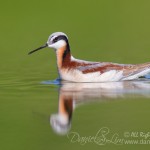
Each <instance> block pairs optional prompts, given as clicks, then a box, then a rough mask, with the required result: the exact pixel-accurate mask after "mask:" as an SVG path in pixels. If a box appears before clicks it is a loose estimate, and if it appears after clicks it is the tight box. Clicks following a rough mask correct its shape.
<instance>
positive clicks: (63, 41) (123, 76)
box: [29, 32, 150, 82]
mask: <svg viewBox="0 0 150 150" xmlns="http://www.w3.org/2000/svg"><path fill="white" fill-rule="evenodd" d="M46 47H50V48H53V49H55V52H56V56H57V67H58V73H59V77H60V79H62V80H68V81H72V82H110V81H123V80H134V79H137V78H139V77H141V76H144V75H146V74H147V73H149V72H150V63H144V64H136V65H134V64H117V63H111V62H91V61H84V60H79V59H75V58H74V57H73V56H72V55H71V51H70V45H69V41H68V37H67V35H66V34H65V33H63V32H55V33H53V34H51V35H50V36H49V38H48V41H47V43H46V44H45V45H43V46H41V47H39V48H37V49H35V50H33V51H31V52H29V54H32V53H33V52H35V51H38V50H40V49H43V48H46Z"/></svg>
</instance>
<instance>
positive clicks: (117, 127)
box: [0, 74, 150, 149]
mask: <svg viewBox="0 0 150 150" xmlns="http://www.w3.org/2000/svg"><path fill="white" fill-rule="evenodd" d="M1 76H3V78H4V80H3V81H1V87H3V88H2V89H1V106H0V113H1V119H0V124H1V129H0V133H1V139H0V143H1V147H2V149H46V148H47V147H49V148H50V147H55V148H62V149H66V148H70V147H71V148H72V149H76V148H80V147H82V148H83V149H91V148H93V147H95V148H101V147H103V148H104V149H109V148H110V147H111V149H117V148H118V149H119V147H120V146H121V147H122V148H127V147H130V146H132V144H125V143H124V142H123V141H125V140H127V139H132V140H135V139H139V140H142V139H144V140H148V139H149V138H150V137H146V138H145V137H140V133H141V132H143V134H147V133H148V132H149V131H150V130H149V124H150V121H149V113H150V109H149V108H150V102H149V100H150V80H149V79H140V80H137V81H126V82H110V83H71V82H66V81H62V82H61V81H60V80H58V79H57V80H53V81H42V80H41V78H40V77H37V78H36V77H34V76H32V77H30V76H26V77H22V78H21V77H18V79H17V78H15V77H13V76H11V77H8V76H7V74H1ZM55 76H56V74H55ZM135 133H137V134H135ZM126 134H127V135H126ZM132 134H133V135H132ZM136 136H137V137H136ZM92 137H93V138H92ZM93 139H94V140H93ZM8 143H9V144H8ZM122 145H123V146H122ZM138 145H139V144H135V145H134V147H136V148H137V149H138V148H139V147H138ZM148 146H149V145H148V144H145V145H144V147H148Z"/></svg>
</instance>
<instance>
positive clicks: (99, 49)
mask: <svg viewBox="0 0 150 150" xmlns="http://www.w3.org/2000/svg"><path fill="white" fill-rule="evenodd" d="M149 6H150V1H148V0H143V1H140V0H137V1H135V0H126V1H120V0H93V1H90V0H87V1H79V0H76V1H69V0H65V1H60V0H57V1H52V0H43V1H35V0H32V1H28V0H27V1H19V0H14V1H6V0H5V1H1V4H0V30H1V32H0V33H1V36H0V41H1V44H0V56H1V57H0V68H1V72H0V88H1V89H0V149H2V150H10V149H12V150H20V149H22V150H26V149H28V150H30V149H31V150H33V149H36V150H45V149H67V148H71V149H77V148H79V149H81V148H82V149H115V150H116V149H121V148H122V149H146V148H147V149H148V148H149V144H143V145H142V144H141V145H140V144H128V145H126V144H123V145H116V144H114V143H107V144H105V145H103V146H101V145H98V144H96V143H95V142H87V143H86V144H84V145H81V143H80V142H74V143H73V142H71V140H70V139H69V138H68V137H67V134H66V135H63V136H62V135H61V136H60V135H58V134H56V133H55V132H54V130H53V129H52V126H51V125H50V116H51V115H52V114H55V113H57V112H58V103H59V95H60V94H59V91H61V90H62V89H63V87H64V86H62V87H61V88H60V87H59V86H58V85H50V84H48V85H46V84H41V82H42V81H48V80H54V79H56V78H57V69H56V58H55V53H54V51H53V50H51V49H48V48H47V49H45V50H43V51H40V52H37V53H35V54H34V55H31V56H28V55H27V53H28V52H29V51H30V50H32V49H34V48H37V47H39V46H41V45H43V44H44V43H45V42H46V41H47V38H48V36H49V35H50V34H51V33H53V32H55V31H62V32H65V33H66V34H67V35H68V36H69V41H70V45H71V50H72V54H73V55H74V57H76V58H80V59H85V60H91V61H92V60H94V61H111V62H118V63H130V64H131V63H143V62H148V61H150V59H149V54H150V52H149V51H150V17H149V16H150V9H149ZM102 86H104V87H105V88H106V86H105V85H102ZM149 86H150V85H149V82H146V83H145V82H144V85H142V84H140V85H138V86H137V84H136V86H135V85H130V86H129V87H130V88H129V90H127V91H126V88H125V91H126V92H125V93H124V92H123V91H121V93H122V96H121V95H119V96H118V93H116V91H112V90H110V91H103V90H102V91H103V92H104V93H101V94H100V95H99V94H98V93H99V92H94V91H93V90H91V89H90V90H88V91H81V92H79V91H78V92H79V93H78V92H76V93H72V91H69V96H70V95H71V98H75V100H76V101H75V108H74V111H73V112H72V120H71V129H70V130H69V133H71V132H76V133H78V134H80V135H81V136H85V137H89V136H95V134H96V133H97V132H98V131H99V129H101V128H103V127H107V128H108V129H109V130H110V133H109V135H108V138H111V136H112V135H114V134H115V133H117V134H119V136H120V138H123V134H124V132H129V133H132V132H137V133H140V132H144V133H148V132H150V127H149V124H150V121H149V114H150V109H149V108H150V101H149V92H148V91H149ZM108 87H109V86H108ZM127 87H128V85H127ZM101 88H102V87H101ZM79 89H80V88H79ZM98 89H99V88H98ZM131 89H132V90H131ZM137 89H138V91H137V92H136V90H137ZM139 89H141V90H140V91H139ZM80 90H81V89H80ZM90 91H91V94H90ZM117 91H118V89H117ZM129 91H131V92H129ZM145 91H146V92H145ZM109 92H114V94H113V93H112V94H111V95H109ZM92 93H93V95H95V96H92ZM142 93H143V94H142ZM72 94H73V96H74V97H72ZM112 95H116V97H115V98H114V97H113V98H112ZM67 96H68V95H67ZM80 96H81V97H80ZM78 99H79V100H78ZM80 99H82V100H80ZM124 138H125V137H124ZM136 138H137V139H141V137H139V136H138V137H130V139H136ZM148 139H150V138H149V137H148Z"/></svg>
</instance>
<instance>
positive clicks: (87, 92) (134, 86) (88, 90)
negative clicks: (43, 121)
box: [50, 80, 150, 135]
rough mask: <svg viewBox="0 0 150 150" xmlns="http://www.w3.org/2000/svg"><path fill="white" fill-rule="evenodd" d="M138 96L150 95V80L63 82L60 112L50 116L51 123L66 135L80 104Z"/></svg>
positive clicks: (60, 94)
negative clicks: (75, 110)
mask: <svg viewBox="0 0 150 150" xmlns="http://www.w3.org/2000/svg"><path fill="white" fill-rule="evenodd" d="M138 97H150V80H143V81H132V82H131V81H126V82H111V83H69V82H61V86H60V88H59V105H58V113H56V114H52V115H51V116H50V124H51V126H52V128H53V130H54V131H55V132H56V133H57V134H61V135H65V134H67V133H68V131H69V130H70V128H71V120H72V114H73V111H74V109H75V108H77V106H79V105H80V104H85V103H89V102H95V101H106V100H113V99H117V100H120V99H123V98H138Z"/></svg>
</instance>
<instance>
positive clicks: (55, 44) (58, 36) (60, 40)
mask: <svg viewBox="0 0 150 150" xmlns="http://www.w3.org/2000/svg"><path fill="white" fill-rule="evenodd" d="M67 45H68V46H69V43H68V37H67V35H66V34H65V33H63V32H55V33H53V34H51V35H50V36H49V38H48V41H47V43H46V44H45V45H43V46H41V47H39V48H37V49H35V50H32V51H31V52H29V53H28V54H32V53H34V52H36V51H38V50H41V49H43V48H46V47H50V48H53V49H55V50H57V49H60V48H61V47H64V46H67Z"/></svg>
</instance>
